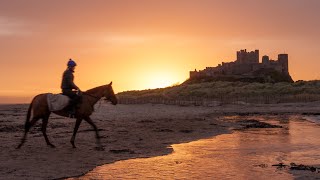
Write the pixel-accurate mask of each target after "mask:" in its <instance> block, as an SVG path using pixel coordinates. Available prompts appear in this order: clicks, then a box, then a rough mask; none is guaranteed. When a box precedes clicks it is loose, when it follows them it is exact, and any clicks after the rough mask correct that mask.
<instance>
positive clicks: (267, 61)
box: [262, 56, 270, 64]
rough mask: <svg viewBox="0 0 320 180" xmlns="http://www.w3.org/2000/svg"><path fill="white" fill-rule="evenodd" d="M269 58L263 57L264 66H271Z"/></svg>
mask: <svg viewBox="0 0 320 180" xmlns="http://www.w3.org/2000/svg"><path fill="white" fill-rule="evenodd" d="M269 61H270V59H269V56H262V64H269Z"/></svg>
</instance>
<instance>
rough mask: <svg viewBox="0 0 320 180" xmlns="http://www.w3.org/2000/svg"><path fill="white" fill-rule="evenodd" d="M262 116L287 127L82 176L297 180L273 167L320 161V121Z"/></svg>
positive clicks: (188, 146)
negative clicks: (280, 164) (282, 164)
mask: <svg viewBox="0 0 320 180" xmlns="http://www.w3.org/2000/svg"><path fill="white" fill-rule="evenodd" d="M255 118H256V119H257V118H258V119H259V118H261V117H255ZM260 120H263V121H266V122H268V123H271V124H279V125H281V126H283V128H270V129H268V128H267V129H247V130H241V131H235V132H234V133H232V134H225V135H220V136H216V137H214V138H211V139H204V140H199V141H195V142H190V143H185V144H176V145H172V148H173V149H174V153H172V154H170V155H166V156H160V157H153V158H145V159H132V160H125V161H119V162H116V163H113V164H107V165H103V166H99V167H97V168H95V169H94V170H92V171H91V172H89V173H88V174H86V175H85V176H83V177H80V178H79V179H146V178H156V179H195V178H201V179H205V178H210V179H213V178H214V179H293V178H294V177H293V175H292V174H291V172H290V171H289V170H288V169H277V168H276V167H273V166H272V165H273V164H278V163H284V164H290V163H291V162H295V163H299V164H300V163H301V164H307V165H316V164H320V163H319V159H320V146H319V145H320V141H318V137H319V135H320V131H319V130H320V128H319V126H318V125H316V124H314V123H311V122H307V121H302V120H301V117H296V116H292V117H281V118H280V117H277V116H273V117H263V118H262V119H260ZM310 173H311V172H310Z"/></svg>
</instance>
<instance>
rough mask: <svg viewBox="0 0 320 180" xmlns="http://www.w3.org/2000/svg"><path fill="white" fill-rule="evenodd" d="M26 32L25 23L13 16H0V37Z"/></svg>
mask: <svg viewBox="0 0 320 180" xmlns="http://www.w3.org/2000/svg"><path fill="white" fill-rule="evenodd" d="M25 34H27V31H26V27H25V23H23V22H22V21H19V20H17V19H14V18H7V17H1V16H0V37H1V36H16V35H25Z"/></svg>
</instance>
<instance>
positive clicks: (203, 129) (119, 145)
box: [0, 102, 320, 179]
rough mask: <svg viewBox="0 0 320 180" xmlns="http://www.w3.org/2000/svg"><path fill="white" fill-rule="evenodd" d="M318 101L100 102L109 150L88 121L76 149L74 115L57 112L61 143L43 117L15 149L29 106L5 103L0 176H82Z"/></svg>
mask: <svg viewBox="0 0 320 180" xmlns="http://www.w3.org/2000/svg"><path fill="white" fill-rule="evenodd" d="M319 104H320V103H318V102H317V103H306V104H281V105H226V106H218V107H179V106H166V105H150V104H147V105H117V106H112V105H109V104H102V105H101V106H100V107H99V105H98V106H97V107H96V112H95V113H94V114H93V115H92V119H93V120H94V122H95V123H96V125H97V126H98V128H99V129H100V134H101V136H102V144H103V146H104V148H105V150H104V151H97V150H96V149H95V147H96V142H95V137H94V132H93V131H92V130H91V129H92V128H91V127H90V126H89V125H88V124H86V123H85V122H83V123H82V124H81V126H80V129H79V133H78V135H77V138H76V145H77V147H78V148H76V149H73V148H72V147H71V144H70V143H69V141H70V138H71V135H72V131H73V127H74V124H75V120H73V119H68V118H63V117H58V116H54V115H52V116H51V118H50V120H49V125H48V129H47V133H48V136H49V138H50V140H51V142H52V143H53V144H55V145H56V146H57V148H54V149H52V148H50V147H48V146H46V143H45V141H44V138H43V136H42V133H41V131H40V125H41V122H39V123H38V125H37V126H36V127H35V128H33V129H32V130H31V132H30V134H29V136H28V139H27V142H26V144H25V145H24V146H23V147H22V148H21V149H20V150H16V149H15V146H16V145H17V144H18V143H19V141H20V138H21V136H22V132H23V124H24V121H25V114H26V110H27V106H26V105H1V106H0V140H1V144H0V149H1V155H0V161H1V163H0V179H57V178H66V177H72V176H79V175H83V174H85V173H87V172H88V171H90V170H92V169H94V168H95V167H96V166H99V165H103V164H111V163H115V162H119V161H120V160H128V159H134V158H148V157H157V156H163V155H168V154H170V153H172V152H173V151H176V150H175V149H174V148H175V147H176V146H175V145H174V146H173V147H171V145H172V144H179V143H188V142H192V141H196V140H199V139H203V138H211V137H214V136H216V135H220V134H226V133H231V132H232V129H238V128H240V127H242V126H241V123H239V122H238V121H230V120H226V118H225V116H233V115H241V116H240V117H244V116H246V118H247V119H250V116H252V115H255V116H257V115H270V114H272V115H277V116H279V118H280V119H281V118H282V116H283V115H285V116H287V115H292V114H295V115H299V114H317V113H318V112H320V111H319V107H320V106H319ZM247 116H249V117H247ZM267 136H269V135H267ZM218 137H220V136H218ZM217 147H219V145H218V146H217ZM182 149H184V148H182ZM315 159H316V157H315ZM275 163H277V162H275ZM297 163H299V162H297ZM306 164H308V163H306ZM313 164H315V163H314V162H313ZM308 165H312V164H311V163H309V164H308ZM147 171H148V170H147ZM212 171H214V170H212Z"/></svg>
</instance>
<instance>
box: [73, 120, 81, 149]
mask: <svg viewBox="0 0 320 180" xmlns="http://www.w3.org/2000/svg"><path fill="white" fill-rule="evenodd" d="M81 121H82V118H77V120H76V125H75V126H74V130H73V135H72V138H71V140H70V142H71V144H72V147H73V148H76V146H75V145H74V140H75V139H76V134H77V131H78V129H79V126H80V124H81Z"/></svg>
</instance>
